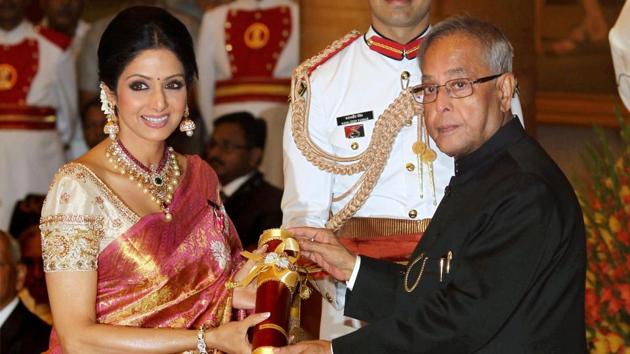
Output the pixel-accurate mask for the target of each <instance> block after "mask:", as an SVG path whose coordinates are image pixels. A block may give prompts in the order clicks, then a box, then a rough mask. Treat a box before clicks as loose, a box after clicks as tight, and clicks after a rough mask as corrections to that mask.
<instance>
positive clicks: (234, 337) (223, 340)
mask: <svg viewBox="0 0 630 354" xmlns="http://www.w3.org/2000/svg"><path fill="white" fill-rule="evenodd" d="M269 315H270V313H269V312H264V313H257V314H253V315H251V316H249V317H247V318H246V319H244V320H242V321H237V322H229V323H226V324H224V325H221V326H220V327H218V328H215V329H212V330H210V331H208V332H206V346H208V348H214V349H218V350H220V351H221V352H224V353H230V354H250V353H251V352H252V345H251V344H250V343H249V340H248V339H247V330H248V329H249V328H250V327H253V326H255V325H257V324H259V323H260V322H262V321H264V320H266V319H267V318H269Z"/></svg>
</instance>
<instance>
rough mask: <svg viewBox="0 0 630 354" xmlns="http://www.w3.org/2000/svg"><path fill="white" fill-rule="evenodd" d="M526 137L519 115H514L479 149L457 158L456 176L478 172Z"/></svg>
mask: <svg viewBox="0 0 630 354" xmlns="http://www.w3.org/2000/svg"><path fill="white" fill-rule="evenodd" d="M524 137H526V134H525V130H524V129H523V126H522V125H521V122H520V121H519V119H518V117H516V116H514V118H512V120H511V121H509V122H508V123H507V124H506V125H504V126H502V127H501V128H499V130H497V132H496V133H495V134H494V135H493V136H492V137H491V138H490V139H488V141H486V142H485V143H484V144H483V145H481V147H480V148H479V149H477V150H475V151H473V152H471V153H470V154H468V155H466V156H463V157H461V158H459V159H456V160H455V176H456V177H460V176H461V177H465V176H467V175H468V176H470V175H474V174H476V172H477V171H479V170H480V169H482V168H485V167H486V166H488V165H489V164H491V163H492V162H493V161H494V160H496V159H497V158H498V157H499V155H501V153H502V152H503V151H505V150H507V149H508V148H509V147H510V146H512V145H514V144H516V143H517V142H518V141H519V140H521V139H522V138H524ZM464 179H465V178H464Z"/></svg>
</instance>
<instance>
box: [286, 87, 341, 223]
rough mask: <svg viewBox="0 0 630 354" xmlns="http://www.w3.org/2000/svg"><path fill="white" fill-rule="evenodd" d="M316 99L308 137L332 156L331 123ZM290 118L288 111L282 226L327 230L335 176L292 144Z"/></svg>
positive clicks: (310, 117) (290, 112)
mask: <svg viewBox="0 0 630 354" xmlns="http://www.w3.org/2000/svg"><path fill="white" fill-rule="evenodd" d="M314 96H316V97H317V95H314ZM316 97H315V98H313V99H312V101H311V106H310V107H311V108H310V112H309V117H308V122H309V126H308V133H309V136H310V137H311V139H312V140H313V142H314V143H315V144H317V145H318V146H319V147H320V148H322V149H324V150H325V151H328V152H331V151H332V150H333V149H332V145H331V144H330V141H329V138H328V137H329V135H330V134H329V133H327V129H326V123H327V121H329V119H327V117H326V114H325V113H324V110H323V107H322V105H321V104H320V103H319V102H318V101H317V100H316ZM291 116H292V111H291V110H289V113H288V116H287V119H286V122H285V126H284V137H283V158H284V194H283V195H282V226H283V227H296V226H312V227H324V226H325V224H326V221H327V220H328V217H329V213H330V205H331V196H332V186H333V182H334V176H333V175H332V174H330V173H328V172H325V171H322V170H320V169H319V168H318V167H316V166H314V165H313V164H312V163H310V162H309V161H308V160H306V158H305V157H304V155H302V152H301V151H300V150H299V149H298V148H297V146H296V145H295V141H294V140H293V135H292V132H291V128H292V124H291Z"/></svg>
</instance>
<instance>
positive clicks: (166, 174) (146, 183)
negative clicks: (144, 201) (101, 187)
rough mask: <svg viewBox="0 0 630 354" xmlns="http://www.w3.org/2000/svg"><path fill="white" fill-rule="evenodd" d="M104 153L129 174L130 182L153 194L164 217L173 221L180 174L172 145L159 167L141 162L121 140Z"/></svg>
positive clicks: (122, 173) (110, 160)
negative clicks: (173, 209) (174, 195)
mask: <svg viewBox="0 0 630 354" xmlns="http://www.w3.org/2000/svg"><path fill="white" fill-rule="evenodd" d="M105 156H106V157H107V159H108V161H109V162H110V163H111V164H113V165H114V170H115V171H118V173H120V174H121V175H123V176H128V178H129V180H130V181H132V182H136V185H137V186H138V188H140V189H142V191H143V192H144V193H145V194H148V195H150V197H151V201H153V202H155V203H156V204H157V205H159V207H160V209H161V210H162V212H163V213H164V220H166V221H171V220H173V214H172V213H171V211H170V209H169V207H170V204H171V202H172V201H173V193H174V191H175V188H176V187H177V184H178V183H179V176H180V174H181V173H180V170H179V164H178V163H177V157H176V156H175V152H174V151H173V148H172V147H170V146H169V147H167V148H166V149H164V155H163V156H162V160H161V161H160V164H159V165H158V166H156V165H155V164H151V165H150V166H149V167H147V166H145V165H144V164H142V163H141V162H140V161H138V160H137V159H136V158H135V157H134V156H133V155H131V153H130V152H129V150H127V149H126V148H125V146H124V145H123V144H122V142H121V141H120V139H116V140H115V141H112V143H111V144H110V145H109V146H108V147H107V151H106V152H105Z"/></svg>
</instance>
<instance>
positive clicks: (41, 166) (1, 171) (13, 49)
mask: <svg viewBox="0 0 630 354" xmlns="http://www.w3.org/2000/svg"><path fill="white" fill-rule="evenodd" d="M23 46H28V47H29V49H28V50H27V53H28V54H27V56H26V57H24V54H15V53H17V51H18V50H20V51H21V50H23V49H20V48H24V47H23ZM15 55H18V56H20V57H19V58H17V61H16V58H15V57H14V56H15ZM31 58H32V59H31ZM29 60H30V61H32V64H31V65H28V66H27V67H24V66H22V67H21V68H20V66H21V65H22V64H23V63H25V62H28V61H29ZM16 69H17V70H16ZM29 71H30V73H29ZM21 80H26V82H24V81H21ZM16 85H18V86H16ZM11 90H20V91H22V93H21V94H20V95H19V97H16V96H15V93H16V91H13V92H14V94H10V93H9V92H12V91H11ZM2 91H4V92H2ZM3 95H5V96H3ZM6 95H10V96H12V97H13V98H15V99H12V98H7V97H9V96H6ZM0 97H2V102H1V103H0V229H4V230H6V229H8V223H9V219H10V217H11V212H12V210H13V206H14V204H15V202H16V201H17V200H19V199H21V198H24V197H25V196H26V195H27V194H28V193H40V194H46V192H47V191H48V185H49V184H50V182H51V181H52V179H53V177H54V174H55V172H56V171H57V169H58V168H59V167H61V165H62V164H63V163H64V162H65V156H64V149H63V146H64V144H68V143H69V142H70V141H71V140H72V137H73V135H74V127H75V126H76V124H75V121H76V120H77V88H76V80H75V67H74V61H73V59H72V57H71V56H70V55H67V53H66V52H64V50H63V49H62V48H60V47H59V46H58V45H56V44H54V43H53V42H51V41H49V40H48V39H47V38H45V37H44V36H43V35H41V34H40V33H38V32H36V31H35V28H34V26H33V25H32V24H31V23H29V22H27V21H23V22H22V23H20V24H19V25H18V26H17V27H16V28H14V29H12V30H10V31H4V30H0Z"/></svg>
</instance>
